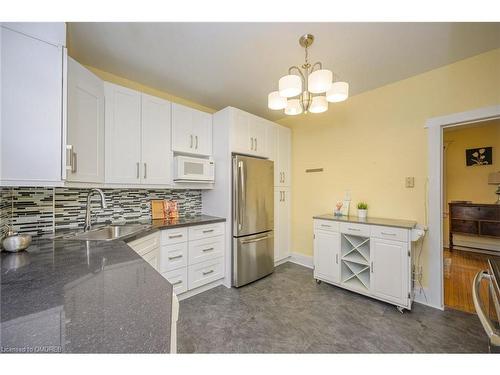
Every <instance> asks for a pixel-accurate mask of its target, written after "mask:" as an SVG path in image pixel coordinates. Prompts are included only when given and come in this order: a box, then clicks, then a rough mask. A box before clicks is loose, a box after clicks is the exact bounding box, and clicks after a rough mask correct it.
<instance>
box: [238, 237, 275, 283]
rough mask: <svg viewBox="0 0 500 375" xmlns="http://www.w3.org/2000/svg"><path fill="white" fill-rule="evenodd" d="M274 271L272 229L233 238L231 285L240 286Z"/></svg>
mask: <svg viewBox="0 0 500 375" xmlns="http://www.w3.org/2000/svg"><path fill="white" fill-rule="evenodd" d="M273 271H274V235H273V232H272V231H269V232H266V233H260V234H257V235H252V236H245V237H239V238H236V237H234V238H233V286H236V287H240V286H243V285H245V284H248V283H251V282H252V281H255V280H258V279H260V278H262V277H264V276H266V275H269V274H270V273H272V272H273Z"/></svg>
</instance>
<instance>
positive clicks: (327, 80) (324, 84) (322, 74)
mask: <svg viewBox="0 0 500 375" xmlns="http://www.w3.org/2000/svg"><path fill="white" fill-rule="evenodd" d="M332 79H333V74H332V71H331V70H328V69H320V70H316V71H314V72H312V73H311V75H310V76H309V82H308V85H309V92H311V93H313V94H322V93H324V92H327V91H328V90H330V88H331V87H332Z"/></svg>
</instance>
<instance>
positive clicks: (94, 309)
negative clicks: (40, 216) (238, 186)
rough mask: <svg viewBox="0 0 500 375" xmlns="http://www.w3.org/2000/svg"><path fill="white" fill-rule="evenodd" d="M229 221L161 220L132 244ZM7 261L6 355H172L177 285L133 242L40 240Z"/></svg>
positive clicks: (5, 256)
mask: <svg viewBox="0 0 500 375" xmlns="http://www.w3.org/2000/svg"><path fill="white" fill-rule="evenodd" d="M221 221H225V219H221V218H215V217H211V216H204V215H202V216H196V217H190V218H179V219H177V220H173V221H172V220H170V221H168V220H167V221H163V220H161V221H154V222H150V224H149V225H145V227H144V230H143V231H142V232H141V233H140V234H135V235H134V236H132V237H129V238H128V239H127V241H130V240H132V239H135V238H137V237H140V236H143V235H146V234H149V233H151V232H152V231H154V230H159V229H168V228H175V227H180V226H190V225H201V224H209V223H214V222H221ZM1 261H2V264H1V296H0V298H1V303H0V315H1V328H0V330H1V335H0V340H1V342H0V347H1V351H2V352H4V353H5V352H68V353H71V352H72V353H168V352H169V351H170V325H171V310H172V285H171V284H170V283H169V282H168V281H167V280H166V279H165V278H163V277H162V276H161V275H160V273H158V272H157V271H156V270H155V269H154V268H153V267H151V266H150V265H149V264H148V263H147V262H146V261H144V260H143V259H142V258H141V257H140V256H139V255H137V254H136V253H135V251H133V250H132V249H131V248H130V247H129V246H127V244H126V242H125V241H122V240H115V241H107V242H105V241H88V242H85V241H75V240H68V239H39V240H36V241H34V242H33V244H32V245H31V246H30V247H29V248H28V250H27V251H23V252H20V253H7V252H5V251H4V252H2V253H1Z"/></svg>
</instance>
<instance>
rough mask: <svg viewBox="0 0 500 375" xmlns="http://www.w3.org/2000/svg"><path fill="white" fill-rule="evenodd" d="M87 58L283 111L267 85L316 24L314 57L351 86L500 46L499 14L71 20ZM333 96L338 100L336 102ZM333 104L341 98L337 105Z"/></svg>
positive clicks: (205, 97)
mask: <svg viewBox="0 0 500 375" xmlns="http://www.w3.org/2000/svg"><path fill="white" fill-rule="evenodd" d="M68 29H69V43H68V44H69V49H70V54H71V55H72V56H73V57H74V58H75V59H77V60H78V61H80V62H81V63H83V64H88V65H91V66H94V67H97V68H99V69H102V70H105V71H108V72H111V73H114V74H117V75H119V76H122V77H125V78H128V79H131V80H134V81H137V82H140V83H143V84H145V85H148V86H151V87H154V88H157V89H160V90H163V91H166V92H169V93H171V94H173V95H176V96H180V97H183V98H185V99H188V100H192V101H194V102H197V103H199V104H202V105H205V106H207V107H210V108H213V109H216V110H218V109H221V108H224V107H226V106H234V107H237V108H241V109H243V110H246V111H248V112H252V113H255V114H257V115H260V116H263V117H266V118H268V119H271V120H275V119H278V118H281V117H283V114H282V112H281V111H271V110H269V109H268V108H267V94H268V93H269V92H270V91H273V90H276V89H277V85H278V79H279V78H280V77H281V76H283V75H285V74H286V73H287V69H288V67H289V66H291V65H298V64H302V62H303V59H304V52H303V49H302V48H301V47H300V46H299V44H298V38H299V37H300V35H302V34H304V33H312V34H314V36H315V38H316V39H315V42H314V44H313V46H312V47H311V48H310V59H311V60H312V61H313V62H314V61H317V60H320V61H321V62H322V63H323V66H324V67H326V68H328V69H331V70H333V71H334V72H335V73H336V74H338V75H339V76H340V77H341V78H342V79H343V80H346V81H348V82H349V84H350V94H351V95H356V94H359V93H361V92H364V91H367V90H371V89H374V88H376V87H380V86H383V85H385V84H388V83H390V82H394V81H398V80H401V79H404V78H407V77H411V76H413V75H416V74H419V73H422V72H425V71H428V70H431V69H434V68H437V67H439V66H443V65H446V64H450V63H452V62H455V61H458V60H461V59H464V58H467V57H470V56H473V55H477V54H479V53H482V52H486V51H488V50H491V49H495V48H500V23H69V24H68ZM333 106H334V105H332V107H333ZM330 110H332V108H330Z"/></svg>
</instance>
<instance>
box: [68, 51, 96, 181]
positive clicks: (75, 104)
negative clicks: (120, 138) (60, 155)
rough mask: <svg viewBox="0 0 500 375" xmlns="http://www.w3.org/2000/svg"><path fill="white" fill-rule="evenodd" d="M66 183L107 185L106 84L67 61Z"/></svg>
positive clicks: (74, 62)
mask: <svg viewBox="0 0 500 375" xmlns="http://www.w3.org/2000/svg"><path fill="white" fill-rule="evenodd" d="M66 151H67V153H66V154H67V164H68V168H67V181H69V182H100V183H102V182H104V82H103V81H102V80H101V79H100V78H99V77H97V76H96V75H95V74H93V73H92V72H90V71H89V70H88V69H86V68H85V67H83V66H82V65H80V64H79V63H78V62H76V61H75V60H73V59H72V58H68V135H67V145H66Z"/></svg>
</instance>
